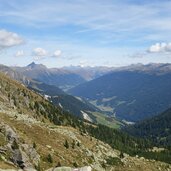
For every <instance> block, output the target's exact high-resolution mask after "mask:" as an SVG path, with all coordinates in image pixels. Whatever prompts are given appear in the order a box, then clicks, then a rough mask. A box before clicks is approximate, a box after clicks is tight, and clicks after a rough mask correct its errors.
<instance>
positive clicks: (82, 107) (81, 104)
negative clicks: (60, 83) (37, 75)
mask: <svg viewBox="0 0 171 171" xmlns="http://www.w3.org/2000/svg"><path fill="white" fill-rule="evenodd" d="M0 71H1V72H3V73H5V75H8V76H10V78H12V79H15V80H17V81H19V82H21V83H22V84H24V85H25V86H27V87H28V88H29V89H31V90H34V91H36V92H38V93H40V94H41V95H43V96H45V97H46V98H49V100H51V101H52V102H54V104H55V105H56V106H59V107H63V110H66V111H69V112H70V113H72V114H73V115H76V116H79V117H80V118H83V119H84V116H83V114H82V112H90V113H92V112H95V111H99V109H97V108H96V107H95V106H93V105H92V104H89V103H88V102H87V101H83V100H79V99H77V98H75V97H73V96H70V95H67V94H66V93H65V92H64V91H63V90H61V89H60V88H58V87H56V86H54V85H48V84H46V83H43V82H40V81H37V80H33V79H31V78H29V77H26V76H25V75H23V74H22V73H20V72H17V71H16V70H14V69H12V68H10V67H7V66H4V65H0ZM88 115H90V114H88ZM90 118H91V120H92V121H96V119H95V118H94V117H93V116H92V117H90Z"/></svg>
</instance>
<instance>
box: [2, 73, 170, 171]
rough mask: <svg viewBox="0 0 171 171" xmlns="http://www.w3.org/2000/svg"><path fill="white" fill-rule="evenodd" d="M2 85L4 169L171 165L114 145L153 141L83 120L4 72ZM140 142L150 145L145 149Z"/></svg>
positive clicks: (155, 167) (120, 167) (167, 167)
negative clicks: (136, 154)
mask: <svg viewBox="0 0 171 171" xmlns="http://www.w3.org/2000/svg"><path fill="white" fill-rule="evenodd" d="M0 87H1V89H0V97H1V98H0V139H1V141H0V158H1V160H0V168H2V169H7V168H9V169H14V170H15V169H17V168H18V167H20V168H24V169H25V170H27V169H31V168H36V170H38V171H40V170H46V169H49V168H52V167H55V166H61V165H62V166H70V167H72V168H73V167H81V166H85V165H87V166H91V167H92V168H93V169H94V170H97V171H99V170H123V169H126V170H132V171H134V170H137V168H139V170H142V171H143V170H144V169H146V170H149V171H150V170H154V171H155V170H156V169H158V168H160V169H162V170H163V171H165V170H168V169H169V168H170V167H171V166H170V165H169V164H165V163H162V162H157V161H152V160H146V159H145V158H143V157H131V156H129V155H127V154H125V153H124V154H122V157H121V152H120V151H119V150H116V149H114V148H117V149H119V148H121V149H123V151H124V150H127V151H128V152H129V151H130V152H131V151H132V150H134V148H135V146H134V145H135V144H137V147H136V148H135V149H136V150H137V149H142V150H143V148H145V146H146V147H148V146H147V144H146V143H145V142H144V143H143V141H142V140H138V139H135V138H133V137H130V136H128V135H126V134H124V133H121V132H118V131H116V130H114V129H110V128H108V127H105V126H98V125H89V124H88V123H83V122H81V121H79V120H78V118H75V117H73V116H72V115H70V114H69V113H66V112H63V111H62V110H61V109H60V108H57V107H55V106H53V105H52V104H51V103H50V102H49V101H47V100H45V99H44V98H43V97H42V96H40V95H38V94H36V93H34V92H32V91H30V90H28V89H27V88H26V87H25V86H23V85H21V84H19V83H17V82H16V81H13V80H11V79H9V78H8V77H6V76H4V75H3V74H0ZM102 130H103V131H102ZM106 131H107V132H108V134H106ZM99 135H101V136H99ZM92 136H93V137H92ZM94 137H96V138H97V139H96V138H94ZM112 137H113V138H112ZM98 139H99V140H98ZM100 139H101V140H103V141H104V142H106V143H108V144H106V143H104V142H102V141H100ZM139 143H141V146H142V143H143V144H144V145H145V144H146V145H145V146H144V145H143V148H142V147H141V146H140V144H139ZM109 144H111V145H112V144H113V145H112V147H114V148H112V147H111V146H109ZM128 144H130V145H129V146H128ZM133 147H134V148H133ZM132 152H133V151H132ZM50 170H52V169H50Z"/></svg>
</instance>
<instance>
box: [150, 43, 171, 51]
mask: <svg viewBox="0 0 171 171" xmlns="http://www.w3.org/2000/svg"><path fill="white" fill-rule="evenodd" d="M148 52H150V53H162V52H171V43H164V42H163V43H156V44H154V45H152V46H151V47H150V48H149V49H148Z"/></svg>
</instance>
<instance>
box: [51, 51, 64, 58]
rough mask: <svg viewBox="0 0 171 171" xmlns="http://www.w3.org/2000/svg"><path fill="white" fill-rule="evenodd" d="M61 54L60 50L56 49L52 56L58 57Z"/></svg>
mask: <svg viewBox="0 0 171 171" xmlns="http://www.w3.org/2000/svg"><path fill="white" fill-rule="evenodd" d="M61 55H62V51H61V50H56V51H55V52H54V54H53V57H60V56H61Z"/></svg>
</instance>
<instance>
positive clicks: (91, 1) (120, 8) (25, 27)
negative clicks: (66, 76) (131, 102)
mask: <svg viewBox="0 0 171 171" xmlns="http://www.w3.org/2000/svg"><path fill="white" fill-rule="evenodd" d="M32 61H34V62H36V63H42V64H45V65H46V66H48V67H62V66H70V65H74V66H75V65H80V66H102V65H103V66H125V65H129V64H135V63H143V64H147V63H171V0H152V1H150V0H105V1H104V0H29V1H28V0H0V63H1V64H5V65H10V66H11V65H12V66H25V65H28V64H29V63H31V62H32Z"/></svg>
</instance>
